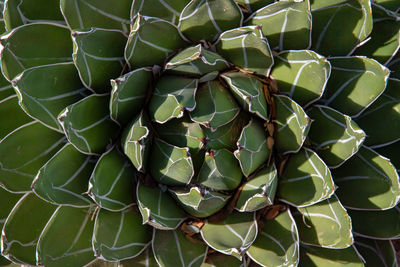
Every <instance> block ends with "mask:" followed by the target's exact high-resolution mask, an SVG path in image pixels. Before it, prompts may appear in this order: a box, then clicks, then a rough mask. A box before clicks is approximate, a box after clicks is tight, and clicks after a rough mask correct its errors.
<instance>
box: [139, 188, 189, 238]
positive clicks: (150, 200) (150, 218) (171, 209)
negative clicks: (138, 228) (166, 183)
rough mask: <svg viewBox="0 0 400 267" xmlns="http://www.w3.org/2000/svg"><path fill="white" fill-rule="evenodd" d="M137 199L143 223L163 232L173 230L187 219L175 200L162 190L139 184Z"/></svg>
mask: <svg viewBox="0 0 400 267" xmlns="http://www.w3.org/2000/svg"><path fill="white" fill-rule="evenodd" d="M136 197H137V204H138V207H139V210H140V213H141V214H142V218H143V223H148V224H150V225H151V226H153V227H155V228H157V229H161V230H173V229H176V228H177V227H178V226H179V225H180V224H181V222H183V221H184V220H185V219H186V214H185V213H184V212H183V210H182V209H181V208H180V207H178V206H177V205H176V204H175V201H174V199H173V198H172V197H171V196H169V195H168V193H167V192H164V191H163V190H161V189H160V188H157V187H154V188H150V187H147V186H145V185H142V184H141V183H140V182H138V183H137V187H136Z"/></svg>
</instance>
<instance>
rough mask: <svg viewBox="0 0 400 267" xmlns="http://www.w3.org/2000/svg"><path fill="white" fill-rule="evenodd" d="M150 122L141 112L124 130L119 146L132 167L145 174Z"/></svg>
mask: <svg viewBox="0 0 400 267" xmlns="http://www.w3.org/2000/svg"><path fill="white" fill-rule="evenodd" d="M150 127H151V126H150V122H149V120H148V119H147V116H145V113H143V111H142V112H141V113H140V114H139V115H137V116H136V118H135V119H134V120H133V121H132V122H131V123H130V124H129V125H128V126H127V127H126V128H125V130H124V132H123V133H122V137H121V145H122V148H123V150H124V153H125V155H127V156H128V158H129V159H130V160H131V162H132V164H133V166H135V168H136V169H137V170H138V171H140V172H145V170H146V163H147V159H148V157H149V155H150V154H149V153H150V147H149V142H150V140H151V138H152V134H151V132H150Z"/></svg>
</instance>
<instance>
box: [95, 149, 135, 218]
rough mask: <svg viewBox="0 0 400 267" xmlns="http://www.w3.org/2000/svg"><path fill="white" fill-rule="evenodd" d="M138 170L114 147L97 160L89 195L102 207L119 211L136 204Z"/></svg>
mask: <svg viewBox="0 0 400 267" xmlns="http://www.w3.org/2000/svg"><path fill="white" fill-rule="evenodd" d="M135 182H136V170H135V168H134V167H133V166H132V164H131V163H130V162H129V160H128V159H127V158H126V157H125V156H124V155H123V154H122V153H121V152H120V151H119V150H118V148H117V147H114V148H112V149H110V150H109V151H107V152H106V153H104V154H103V155H102V156H101V157H100V159H99V160H98V161H97V164H96V167H95V168H94V170H93V173H92V176H91V177H90V180H89V195H90V197H91V198H92V199H93V200H94V201H95V202H96V203H97V204H98V205H99V206H100V207H102V208H104V209H107V210H111V211H118V210H123V209H126V208H128V207H129V206H132V205H133V204H134V198H133V196H132V192H133V190H134V188H135Z"/></svg>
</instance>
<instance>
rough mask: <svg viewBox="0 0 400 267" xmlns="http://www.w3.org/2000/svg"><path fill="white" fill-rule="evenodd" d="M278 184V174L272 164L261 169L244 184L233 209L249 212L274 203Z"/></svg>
mask: <svg viewBox="0 0 400 267" xmlns="http://www.w3.org/2000/svg"><path fill="white" fill-rule="evenodd" d="M277 184H278V173H277V170H276V167H275V165H274V164H271V166H269V167H265V168H263V169H261V170H260V171H259V172H258V173H256V174H255V175H254V177H251V178H250V179H249V180H248V181H247V182H245V184H244V186H243V188H242V190H241V191H240V194H239V198H238V200H237V202H236V207H235V209H236V210H238V211H241V212H251V211H257V210H259V209H262V208H264V207H266V206H268V205H272V204H273V203H274V198H275V193H276V189H277Z"/></svg>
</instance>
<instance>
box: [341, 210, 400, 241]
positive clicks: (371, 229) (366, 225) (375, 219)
mask: <svg viewBox="0 0 400 267" xmlns="http://www.w3.org/2000/svg"><path fill="white" fill-rule="evenodd" d="M348 211H349V215H350V216H351V220H352V224H353V232H354V233H357V235H360V236H363V237H367V238H372V239H383V240H388V239H390V240H393V239H399V238H400V206H399V205H397V206H396V207H394V208H392V209H388V210H352V209H349V210H348ZM378 226H379V227H378Z"/></svg>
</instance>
